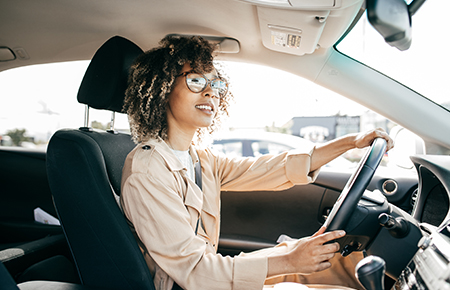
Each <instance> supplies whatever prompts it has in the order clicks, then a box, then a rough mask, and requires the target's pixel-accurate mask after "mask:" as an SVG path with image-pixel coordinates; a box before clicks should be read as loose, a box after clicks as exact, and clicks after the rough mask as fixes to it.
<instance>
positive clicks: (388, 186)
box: [382, 179, 398, 195]
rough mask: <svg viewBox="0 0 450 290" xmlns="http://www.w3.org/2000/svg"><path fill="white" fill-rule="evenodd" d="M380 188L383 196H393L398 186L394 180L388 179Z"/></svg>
mask: <svg viewBox="0 0 450 290" xmlns="http://www.w3.org/2000/svg"><path fill="white" fill-rule="evenodd" d="M382 188H383V192H384V194H386V195H393V194H395V193H396V192H397V190H398V184H397V182H396V181H395V180H392V179H388V180H386V181H385V182H383V185H382Z"/></svg>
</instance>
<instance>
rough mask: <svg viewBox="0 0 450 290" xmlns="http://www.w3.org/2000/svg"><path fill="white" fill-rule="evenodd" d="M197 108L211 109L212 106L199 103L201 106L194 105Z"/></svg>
mask: <svg viewBox="0 0 450 290" xmlns="http://www.w3.org/2000/svg"><path fill="white" fill-rule="evenodd" d="M195 107H196V108H197V109H200V110H210V111H212V108H211V107H210V106H205V105H201V106H195Z"/></svg>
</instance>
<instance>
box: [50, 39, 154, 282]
mask: <svg viewBox="0 0 450 290" xmlns="http://www.w3.org/2000/svg"><path fill="white" fill-rule="evenodd" d="M141 53H142V50H141V49H140V48H139V47H137V46H136V45H135V44H134V43H132V42H130V41H129V40H127V39H125V38H122V37H118V36H115V37H113V38H111V39H109V40H108V41H107V42H106V43H105V44H103V45H102V46H101V47H100V49H99V50H98V51H97V52H96V54H95V55H94V57H93V59H92V61H91V63H90V65H89V67H88V69H87V71H86V74H85V76H84V78H83V81H82V83H81V86H80V89H79V92H78V101H79V102H80V103H83V104H86V105H88V106H89V107H93V108H96V109H104V110H110V111H114V112H121V111H122V106H123V100H124V95H125V89H126V86H127V76H128V70H129V67H130V66H131V64H132V62H133V60H134V59H135V58H136V57H137V56H138V55H139V54H141ZM134 146H135V144H134V143H133V142H132V140H131V137H130V135H129V134H122V133H117V132H114V131H108V132H103V131H102V132H99V131H94V130H92V129H89V128H86V127H82V128H80V129H73V130H69V129H65V130H59V131H58V132H56V133H55V134H54V135H53V136H52V138H51V140H50V143H49V145H48V149H47V172H48V178H49V184H50V189H51V191H52V194H53V199H54V203H55V207H56V210H57V213H58V216H59V219H60V221H61V224H62V227H63V230H64V234H65V236H66V239H67V241H68V243H69V247H70V249H71V251H72V255H73V257H74V260H75V264H76V267H77V270H78V273H79V276H80V279H81V281H82V284H84V285H87V286H93V287H104V288H108V289H155V288H154V285H153V280H152V277H151V275H150V272H149V270H148V267H147V264H146V263H145V260H144V258H143V255H142V253H141V251H140V249H139V247H138V245H137V242H136V240H135V239H134V237H133V234H132V232H131V230H130V228H129V227H128V224H127V222H126V220H125V218H124V216H123V213H122V211H121V210H120V208H119V206H118V204H117V202H116V199H115V195H120V182H121V175H122V166H123V164H124V161H125V158H126V156H127V154H128V153H129V152H130V151H131V150H132V149H133V148H134Z"/></svg>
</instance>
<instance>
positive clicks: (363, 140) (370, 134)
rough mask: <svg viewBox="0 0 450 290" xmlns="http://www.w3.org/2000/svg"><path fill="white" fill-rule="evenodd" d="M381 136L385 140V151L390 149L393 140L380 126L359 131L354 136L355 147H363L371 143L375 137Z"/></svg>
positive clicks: (392, 145)
mask: <svg viewBox="0 0 450 290" xmlns="http://www.w3.org/2000/svg"><path fill="white" fill-rule="evenodd" d="M380 137H381V138H383V139H385V140H386V142H387V146H386V151H388V150H390V149H392V148H393V147H394V141H393V140H392V138H391V137H389V135H388V134H387V133H386V131H384V130H383V129H381V128H378V129H374V130H370V131H367V132H364V133H360V134H358V135H357V136H356V138H355V147H356V148H364V147H367V146H370V145H372V142H373V140H374V139H375V138H380Z"/></svg>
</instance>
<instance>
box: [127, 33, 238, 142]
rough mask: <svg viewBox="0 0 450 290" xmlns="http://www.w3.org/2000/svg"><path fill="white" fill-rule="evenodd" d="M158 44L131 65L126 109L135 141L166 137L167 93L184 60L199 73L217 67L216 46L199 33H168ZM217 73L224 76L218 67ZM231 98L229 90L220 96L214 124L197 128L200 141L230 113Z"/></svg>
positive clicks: (165, 138)
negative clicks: (215, 63) (175, 35)
mask: <svg viewBox="0 0 450 290" xmlns="http://www.w3.org/2000/svg"><path fill="white" fill-rule="evenodd" d="M159 44H160V46H159V47H156V48H153V49H151V50H149V51H147V52H145V53H144V54H142V55H140V56H139V57H138V58H137V59H136V60H135V62H134V63H133V65H132V66H131V69H130V74H129V78H128V88H127V90H126V93H125V102H124V112H126V113H127V114H128V118H129V121H130V129H131V135H132V138H133V141H134V142H135V143H141V142H145V141H147V140H148V139H150V138H157V137H161V138H162V139H163V140H167V131H168V123H167V107H168V101H169V98H168V95H169V94H170V92H171V90H172V86H173V84H174V82H175V78H176V76H177V75H179V73H180V72H181V69H182V67H183V65H184V64H185V63H189V64H190V66H191V67H192V69H194V70H195V71H197V72H199V73H208V72H211V71H212V70H213V69H214V68H215V67H214V63H213V59H214V55H213V53H214V46H213V45H212V44H210V43H209V42H208V41H206V40H205V39H203V38H201V37H199V36H194V37H189V38H188V37H174V36H166V37H165V38H163V39H162V40H161V41H160V43H159ZM217 73H218V74H219V76H221V73H220V72H219V71H218V70H217ZM232 99H233V95H232V94H231V93H230V92H228V93H227V95H226V96H225V97H223V98H221V99H220V103H219V110H218V112H217V114H216V116H215V117H214V119H213V121H212V123H211V125H210V126H209V127H208V128H199V129H198V130H197V142H201V141H202V139H203V137H204V136H205V135H206V134H211V133H212V132H213V131H215V130H216V129H217V128H218V127H219V126H220V124H221V121H222V118H223V116H228V106H229V104H230V101H231V100H232Z"/></svg>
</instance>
